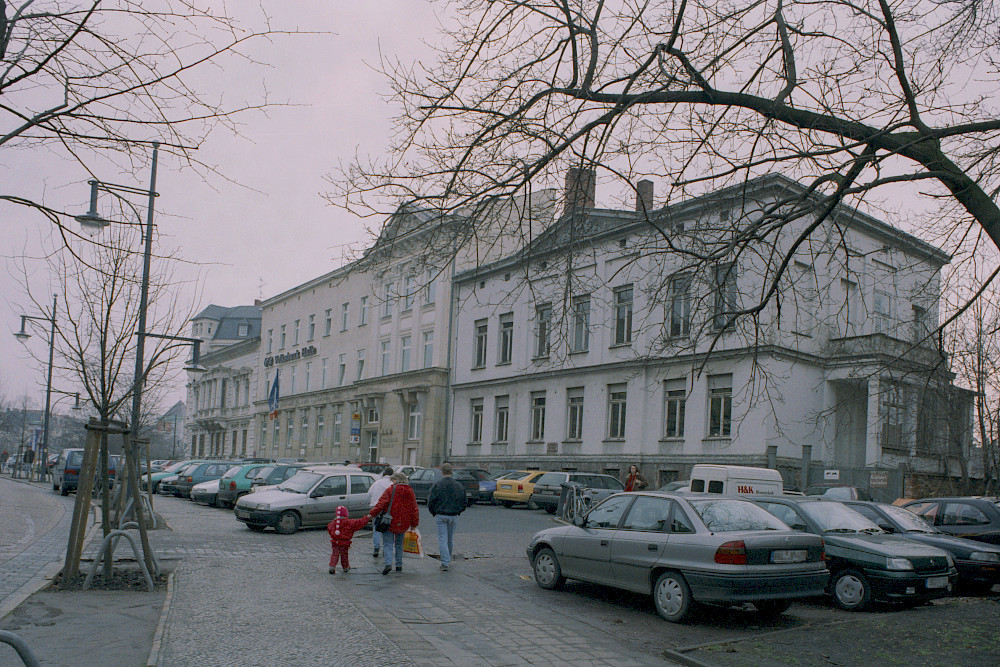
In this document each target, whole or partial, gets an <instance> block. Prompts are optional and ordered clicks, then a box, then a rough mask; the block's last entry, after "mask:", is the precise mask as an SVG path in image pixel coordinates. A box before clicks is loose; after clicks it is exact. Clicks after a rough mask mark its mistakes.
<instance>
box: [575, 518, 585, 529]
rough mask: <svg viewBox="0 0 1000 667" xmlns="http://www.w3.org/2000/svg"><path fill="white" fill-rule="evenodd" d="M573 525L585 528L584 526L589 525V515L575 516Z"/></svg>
mask: <svg viewBox="0 0 1000 667" xmlns="http://www.w3.org/2000/svg"><path fill="white" fill-rule="evenodd" d="M573 525H574V526H579V527H580V528H583V527H584V526H586V525H587V517H583V516H575V517H573Z"/></svg>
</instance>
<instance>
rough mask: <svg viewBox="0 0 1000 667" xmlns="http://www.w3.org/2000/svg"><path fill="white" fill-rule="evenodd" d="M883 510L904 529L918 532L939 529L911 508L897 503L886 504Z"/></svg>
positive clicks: (932, 531) (930, 531)
mask: <svg viewBox="0 0 1000 667" xmlns="http://www.w3.org/2000/svg"><path fill="white" fill-rule="evenodd" d="M882 511H883V512H885V513H886V514H888V515H889V517H890V518H892V519H894V520H895V521H896V523H898V524H899V525H900V526H902V527H903V530H912V531H915V532H917V533H936V532H938V529H937V528H935V527H934V526H932V525H931V524H929V523H927V522H926V521H924V520H923V519H922V518H921V517H919V516H917V515H916V514H914V513H913V512H911V511H910V510H908V509H906V508H904V507H896V506H895V505H885V506H883V507H882Z"/></svg>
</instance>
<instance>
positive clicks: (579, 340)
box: [573, 294, 590, 352]
mask: <svg viewBox="0 0 1000 667" xmlns="http://www.w3.org/2000/svg"><path fill="white" fill-rule="evenodd" d="M588 349H590V295H589V294H584V295H583V296H577V297H574V298H573V351H574V352H586V351H587V350H588Z"/></svg>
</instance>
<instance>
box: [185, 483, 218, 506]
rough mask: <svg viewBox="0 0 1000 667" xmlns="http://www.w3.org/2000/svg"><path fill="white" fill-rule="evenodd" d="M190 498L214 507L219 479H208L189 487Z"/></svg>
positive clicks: (216, 501) (216, 500)
mask: <svg viewBox="0 0 1000 667" xmlns="http://www.w3.org/2000/svg"><path fill="white" fill-rule="evenodd" d="M190 496H191V500H193V501H194V502H196V503H202V504H205V505H208V506H209V507H215V506H216V505H217V504H218V499H219V480H217V479H210V480H208V481H206V482H200V483H198V484H195V485H194V486H192V487H191V493H190Z"/></svg>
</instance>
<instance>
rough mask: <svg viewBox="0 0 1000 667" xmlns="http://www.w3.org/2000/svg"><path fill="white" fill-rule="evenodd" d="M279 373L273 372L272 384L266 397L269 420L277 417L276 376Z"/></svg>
mask: <svg viewBox="0 0 1000 667" xmlns="http://www.w3.org/2000/svg"><path fill="white" fill-rule="evenodd" d="M279 374H280V371H275V372H274V382H273V383H272V384H271V391H270V393H269V394H268V395H267V407H268V409H269V410H270V411H271V419H274V418H275V417H277V416H278V393H279V390H278V375H279Z"/></svg>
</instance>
